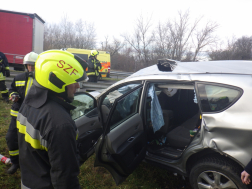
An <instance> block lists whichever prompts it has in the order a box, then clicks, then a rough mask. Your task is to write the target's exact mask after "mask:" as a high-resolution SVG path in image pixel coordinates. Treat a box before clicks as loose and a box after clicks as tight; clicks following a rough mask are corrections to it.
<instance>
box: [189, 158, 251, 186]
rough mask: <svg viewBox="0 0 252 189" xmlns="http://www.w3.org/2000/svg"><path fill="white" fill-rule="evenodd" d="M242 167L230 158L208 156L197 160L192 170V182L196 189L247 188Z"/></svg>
mask: <svg viewBox="0 0 252 189" xmlns="http://www.w3.org/2000/svg"><path fill="white" fill-rule="evenodd" d="M241 172H242V169H241V168H240V167H239V166H237V165H236V164H235V163H233V162H232V161H230V160H229V159H226V158H223V157H207V158H205V159H202V160H200V161H199V162H197V163H196V164H195V165H194V166H193V168H192V169H191V172H190V183H191V185H192V187H193V188H194V189H203V188H210V189H219V188H228V189H247V188H248V186H246V185H245V184H243V183H242V181H241V178H240V175H241Z"/></svg>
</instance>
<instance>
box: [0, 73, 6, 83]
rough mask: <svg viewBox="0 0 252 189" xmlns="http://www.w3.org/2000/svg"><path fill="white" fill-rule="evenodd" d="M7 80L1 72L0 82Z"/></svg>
mask: <svg viewBox="0 0 252 189" xmlns="http://www.w3.org/2000/svg"><path fill="white" fill-rule="evenodd" d="M2 80H5V76H4V75H3V73H2V72H0V81H2Z"/></svg>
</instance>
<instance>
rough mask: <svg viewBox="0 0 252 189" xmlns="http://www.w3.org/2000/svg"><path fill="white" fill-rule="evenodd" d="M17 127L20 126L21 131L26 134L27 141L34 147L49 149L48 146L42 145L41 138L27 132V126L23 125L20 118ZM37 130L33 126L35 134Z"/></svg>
mask: <svg viewBox="0 0 252 189" xmlns="http://www.w3.org/2000/svg"><path fill="white" fill-rule="evenodd" d="M19 115H20V114H19ZM31 127H32V126H31ZM17 128H18V130H19V132H20V133H22V134H24V135H25V136H24V139H25V141H26V142H28V143H29V144H30V145H31V146H32V147H33V148H35V149H39V150H46V151H47V148H46V147H45V146H43V145H41V143H40V140H38V139H34V138H32V137H31V136H30V134H29V133H28V132H27V128H26V126H25V125H22V124H21V123H20V122H19V121H18V120H17ZM36 131H37V130H35V129H34V128H33V133H34V135H36V133H35V132H36Z"/></svg>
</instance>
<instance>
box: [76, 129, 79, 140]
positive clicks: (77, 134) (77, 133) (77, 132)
mask: <svg viewBox="0 0 252 189" xmlns="http://www.w3.org/2000/svg"><path fill="white" fill-rule="evenodd" d="M78 138H79V130H78V129H77V131H76V140H78Z"/></svg>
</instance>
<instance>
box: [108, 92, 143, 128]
mask: <svg viewBox="0 0 252 189" xmlns="http://www.w3.org/2000/svg"><path fill="white" fill-rule="evenodd" d="M141 91H142V88H139V89H137V90H135V91H133V92H132V93H130V94H128V95H127V96H125V97H124V98H122V99H121V100H119V101H118V102H117V104H116V107H115V109H114V111H113V114H112V116H111V120H110V122H109V125H110V130H112V129H114V128H116V126H118V125H119V124H120V123H122V122H123V121H125V120H126V119H128V118H129V117H131V116H132V115H134V114H135V113H137V110H138V104H139V99H140V94H141Z"/></svg>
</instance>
